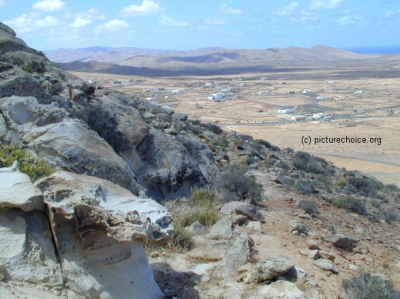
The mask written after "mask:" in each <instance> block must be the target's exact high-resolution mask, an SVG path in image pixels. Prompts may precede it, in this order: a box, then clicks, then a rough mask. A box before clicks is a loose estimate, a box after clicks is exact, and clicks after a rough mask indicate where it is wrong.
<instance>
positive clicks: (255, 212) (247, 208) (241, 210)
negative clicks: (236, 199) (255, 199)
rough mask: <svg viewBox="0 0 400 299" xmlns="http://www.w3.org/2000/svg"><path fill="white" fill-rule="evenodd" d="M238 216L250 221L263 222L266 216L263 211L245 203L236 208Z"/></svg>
mask: <svg viewBox="0 0 400 299" xmlns="http://www.w3.org/2000/svg"><path fill="white" fill-rule="evenodd" d="M235 212H236V214H241V215H245V216H246V217H247V218H249V219H250V220H263V219H264V216H263V215H262V214H261V211H260V209H259V208H258V207H256V206H255V205H252V204H249V203H243V204H242V205H240V206H238V207H236V208H235Z"/></svg>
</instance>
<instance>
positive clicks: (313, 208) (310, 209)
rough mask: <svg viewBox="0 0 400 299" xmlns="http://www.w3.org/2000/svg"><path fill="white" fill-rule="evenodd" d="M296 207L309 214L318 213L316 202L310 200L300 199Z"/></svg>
mask: <svg viewBox="0 0 400 299" xmlns="http://www.w3.org/2000/svg"><path fill="white" fill-rule="evenodd" d="M298 207H299V208H300V209H302V210H303V211H305V212H306V213H308V214H310V215H316V214H318V213H319V212H318V207H317V204H316V203H315V202H314V201H312V200H302V201H300V202H299V204H298Z"/></svg>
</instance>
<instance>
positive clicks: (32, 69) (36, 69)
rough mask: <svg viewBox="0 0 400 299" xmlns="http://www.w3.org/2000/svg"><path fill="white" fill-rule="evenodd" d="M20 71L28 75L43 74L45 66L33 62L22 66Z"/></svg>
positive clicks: (41, 63)
mask: <svg viewBox="0 0 400 299" xmlns="http://www.w3.org/2000/svg"><path fill="white" fill-rule="evenodd" d="M22 69H23V70H24V71H26V72H28V73H39V74H43V73H44V72H46V66H45V65H44V63H43V62H38V61H35V60H33V61H29V62H27V63H25V64H23V65H22Z"/></svg>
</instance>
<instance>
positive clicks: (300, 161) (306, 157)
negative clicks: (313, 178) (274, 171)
mask: <svg viewBox="0 0 400 299" xmlns="http://www.w3.org/2000/svg"><path fill="white" fill-rule="evenodd" d="M293 166H294V167H296V168H297V169H299V170H303V171H305V172H307V173H315V174H329V175H331V174H333V173H332V170H333V169H330V168H329V164H328V163H327V162H326V161H325V160H324V159H321V158H319V157H315V156H311V155H310V154H309V153H306V152H302V151H298V152H296V154H295V155H294V157H293Z"/></svg>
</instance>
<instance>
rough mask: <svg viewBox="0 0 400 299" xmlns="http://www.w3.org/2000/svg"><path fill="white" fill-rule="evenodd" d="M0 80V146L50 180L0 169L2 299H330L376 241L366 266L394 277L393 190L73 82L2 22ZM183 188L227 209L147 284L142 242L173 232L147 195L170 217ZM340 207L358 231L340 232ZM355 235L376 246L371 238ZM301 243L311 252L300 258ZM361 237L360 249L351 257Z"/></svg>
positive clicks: (164, 255)
mask: <svg viewBox="0 0 400 299" xmlns="http://www.w3.org/2000/svg"><path fill="white" fill-rule="evenodd" d="M0 80H1V81H0V143H1V144H0V145H13V146H16V147H18V148H24V149H25V150H26V151H28V152H29V153H30V155H32V156H34V157H36V158H37V159H38V160H39V159H40V160H44V161H46V162H47V163H48V164H49V165H50V166H51V167H53V168H54V169H55V170H57V172H56V173H54V174H52V175H50V176H47V177H44V178H42V179H40V180H38V181H36V182H34V184H32V183H30V180H29V178H28V177H26V176H25V175H23V174H21V173H20V172H19V171H18V167H17V165H14V167H10V168H5V169H2V171H1V172H0V175H1V178H0V195H1V200H0V216H1V217H0V223H1V224H0V229H1V231H2V234H0V239H1V242H0V244H2V245H1V247H0V269H1V271H0V276H1V275H2V277H0V278H1V279H0V280H1V283H0V294H1V295H3V294H4V296H5V297H10V296H15V297H17V298H19V297H26V296H28V294H31V295H29V296H31V297H32V298H43V297H51V296H54V297H57V296H64V297H69V298H80V297H90V298H161V297H162V296H163V293H164V294H165V295H166V296H171V297H172V296H181V297H183V298H198V297H204V298H207V297H211V298H212V297H219V296H222V297H224V296H225V297H227V298H235V296H236V298H259V297H262V298H265V296H266V294H275V295H273V296H275V297H273V298H305V297H306V296H307V297H316V298H335V297H336V296H338V295H340V294H342V291H341V290H339V289H340V281H341V279H343V278H347V277H349V275H350V272H349V270H348V267H349V266H350V265H349V264H348V263H347V262H345V260H348V261H350V260H351V262H352V264H353V260H354V264H357V265H358V267H360V268H361V266H362V265H363V261H365V260H366V258H367V257H371V258H372V256H373V255H369V256H368V253H369V252H370V250H371V251H373V252H379V250H381V249H382V248H381V247H382V246H383V245H380V244H384V245H385V246H387V247H385V248H388V249H387V252H388V253H387V254H386V257H382V258H381V259H379V263H377V264H375V263H373V262H371V263H369V264H367V270H368V271H371V270H374V271H379V272H384V274H385V275H387V276H388V277H389V278H391V279H395V280H396V279H397V280H396V281H397V282H399V280H398V279H399V277H398V276H396V275H395V272H394V271H392V270H391V268H390V267H392V266H391V265H392V264H393V263H397V262H398V261H397V260H396V258H394V256H395V254H394V252H395V250H396V248H397V247H396V246H397V245H396V244H397V243H396V242H399V241H400V240H398V238H397V239H396V236H397V235H396V234H397V233H398V226H396V217H397V216H398V215H397V214H393V213H390V212H392V211H395V209H396V208H397V207H399V206H398V202H399V190H398V189H397V188H394V186H384V185H383V184H381V183H379V182H377V181H376V180H374V179H372V178H369V177H366V176H364V175H362V174H360V173H355V172H347V171H345V170H344V169H338V168H336V167H334V166H333V165H332V164H331V163H328V162H326V161H324V160H323V159H320V158H316V157H313V156H311V155H309V154H307V153H303V152H294V151H293V150H291V149H279V148H277V147H275V146H273V145H271V144H269V143H268V142H267V141H264V140H254V139H253V138H251V137H250V136H245V135H240V134H236V133H235V132H223V131H222V130H221V129H220V128H219V127H217V126H215V125H212V124H203V123H200V122H197V121H192V120H188V117H187V115H184V114H178V113H175V112H174V111H172V110H171V109H169V108H168V107H160V106H157V105H153V104H151V103H149V102H147V101H142V100H140V99H138V98H137V97H136V96H133V95H127V94H123V93H118V92H115V91H112V90H108V89H105V88H103V87H101V86H96V85H93V84H90V83H88V82H84V81H82V80H80V79H78V78H76V77H74V76H72V75H70V74H68V73H67V72H64V71H62V70H61V69H59V68H58V67H57V66H56V65H54V64H53V63H51V62H50V61H49V60H48V59H47V58H46V57H44V56H43V55H42V54H41V53H39V52H37V51H35V50H33V49H30V48H29V47H28V46H27V45H26V44H25V43H24V42H23V41H22V40H20V39H18V38H16V36H15V32H14V31H13V30H12V29H11V28H9V27H7V26H5V25H3V24H1V23H0ZM0 163H2V161H1V160H0ZM249 169H250V171H248V170H249ZM195 188H210V189H212V190H215V194H216V198H218V199H219V200H220V202H221V203H225V202H228V201H232V200H239V201H240V202H239V203H234V204H233V205H235V204H236V205H238V206H234V207H231V206H228V207H226V206H222V204H221V205H220V204H219V202H215V203H213V206H212V210H214V211H217V210H219V208H221V209H220V213H221V214H218V215H219V216H218V217H219V218H218V219H217V220H216V221H214V222H216V223H211V224H208V227H201V225H198V224H193V223H189V225H190V224H191V226H190V227H189V228H187V229H190V230H191V231H192V233H193V234H197V229H199V228H200V233H199V236H198V237H196V244H197V248H196V249H194V250H198V252H197V253H196V252H194V253H193V252H192V253H190V254H189V253H188V256H186V255H184V254H182V253H173V252H168V250H167V249H168V247H166V248H167V249H161V250H159V249H157V250H155V251H154V252H151V261H150V262H151V267H152V269H153V272H154V278H153V273H152V271H151V270H152V269H151V268H150V266H149V263H148V261H147V257H146V255H145V252H144V248H143V244H148V243H154V242H155V243H157V242H162V241H163V240H164V239H165V238H166V237H167V236H166V232H167V231H170V230H171V229H172V226H171V214H170V213H169V212H168V211H167V210H166V209H165V208H164V207H163V206H161V205H160V204H159V203H157V202H155V201H154V200H157V201H158V202H163V203H165V205H166V206H168V208H169V210H170V211H171V213H172V214H174V215H175V217H176V218H177V219H178V218H179V216H182V215H184V214H185V213H186V210H190V209H191V208H192V207H190V204H189V205H187V204H186V205H185V202H187V198H189V197H190V194H191V193H192V191H193V189H195ZM302 200H313V201H315V202H317V203H318V208H319V209H320V214H317V213H313V212H312V211H309V214H310V215H311V214H312V215H313V216H310V215H309V214H305V213H304V212H299V209H298V208H297V205H298V204H299V203H300V202H301V201H302ZM243 201H245V202H246V204H245V206H243ZM267 201H268V202H267ZM182 203H183V204H182ZM250 203H253V204H256V203H258V207H257V206H255V205H251V204H250ZM229 204H231V205H232V203H228V205H229ZM267 204H268V206H269V209H267V208H266V205H267ZM332 204H334V205H335V206H337V207H339V208H341V209H340V210H339V209H337V208H335V207H333V206H332ZM260 207H264V209H261V210H260ZM343 209H347V210H348V211H350V212H352V213H358V214H360V216H358V215H356V216H354V217H359V218H360V220H358V219H357V218H354V219H353V218H351V219H352V220H351V221H348V219H346V217H348V216H346V215H348V214H347V212H343V211H345V210H343ZM222 215H223V217H222ZM396 215H397V216H396ZM352 217H353V216H352ZM293 218H294V219H293ZM299 219H306V220H303V221H304V222H306V224H304V223H303V224H304V225H303V224H301V223H299ZM291 220H295V221H291ZM344 220H346V221H344ZM373 221H374V222H373ZM193 222H194V221H193ZM389 222H392V223H394V224H392V225H389V224H388V223H389ZM203 224H207V223H203ZM342 224H343V225H344V226H343V227H342ZM211 225H213V226H212V227H210V226H211ZM368 225H370V226H371V227H373V228H374V229H375V228H376V232H377V233H382V234H383V236H382V238H381V239H379V240H378V239H376V240H375V239H373V238H372V237H370V236H371V235H373V234H374V232H375V230H373V229H368ZM196 227H197V228H196ZM391 230H393V233H388V232H389V231H391ZM292 231H295V234H296V235H293V233H292ZM365 231H366V232H365ZM337 232H340V233H343V234H345V235H346V236H348V237H346V236H345V237H344V239H345V241H342V242H350V243H351V242H352V243H354V245H356V248H357V247H358V248H360V249H359V250H358V251H349V250H348V249H350V248H348V246H345V247H346V248H345V249H341V248H339V249H336V248H337V246H336V245H332V243H331V242H330V241H329V240H333V239H332V238H336V237H337V236H334V237H328V235H330V234H334V233H337ZM307 233H308V235H309V236H310V237H311V238H312V239H313V240H311V241H310V243H312V241H313V242H316V243H318V246H317V247H318V248H313V249H312V250H317V252H316V251H313V252H308V251H307V252H303V253H301V252H300V251H299V250H300V249H302V248H304V250H307V246H308V245H307V244H306V243H305V240H306V238H305V236H306V234H307ZM363 234H365V235H363ZM170 235H171V236H174V234H173V233H172V231H170ZM339 237H340V238H341V239H340V240H342V239H343V238H342V237H343V236H339ZM346 238H347V239H346ZM368 238H370V239H368ZM346 240H347V241H346ZM349 240H350V241H349ZM356 240H361V241H360V242H358V241H356ZM380 241H382V243H380ZM333 242H334V241H333ZM365 242H366V243H368V242H373V243H371V244H373V245H371V246H368V249H367V250H363V249H365V247H363V246H365ZM334 243H335V242H334ZM339 243H340V242H339ZM339 243H338V244H339ZM329 244H331V245H329ZM332 246H334V247H332ZM148 247H149V248H152V246H148ZM314 247H315V246H314ZM157 248H158V247H157ZM371 248H372V249H371ZM310 249H311V248H310ZM342 250H345V251H342ZM385 250H386V249H385ZM332 251H333V252H332ZM214 252H216V253H215V254H214ZM208 253H212V254H211V257H210V258H209V259H207V258H205V256H207V254H208ZM257 253H258V254H257ZM303 254H307V256H311V257H310V258H306V257H304V255H303ZM332 254H335V255H336V256H340V257H337V258H336V259H332ZM282 255H284V256H282ZM348 255H350V257H349V256H348ZM362 255H367V256H362ZM196 256H197V257H196ZM320 256H321V257H322V259H321V260H322V261H319V262H317V260H318V258H319V257H320ZM362 258H364V260H363V259H362ZM196 259H200V260H202V261H205V262H200V263H194V262H193V260H196ZM311 260H312V262H310V261H311ZM314 260H316V262H315V264H314ZM329 260H330V261H329ZM332 260H334V261H332ZM384 265H390V267H389V266H388V267H389V268H387V267H386V268H385V266H384ZM294 270H296V271H297V272H298V273H300V274H301V275H300V274H299V275H297V276H296V278H295V279H294V278H293V275H292V276H291V275H290V273H291V271H292V272H293V271H294ZM327 271H328V272H327ZM297 272H296V273H297ZM307 273H308V274H307ZM326 273H328V274H326ZM329 273H333V274H329ZM286 274H287V275H286ZM306 274H307V275H309V277H308V278H305V276H306ZM285 275H286V276H285ZM207 277H208V278H207ZM310 277H311V278H310ZM154 279H155V281H156V282H157V284H156V283H155V281H154ZM266 281H267V282H271V281H272V282H273V283H272V284H269V285H263V284H262V283H263V282H266ZM299 287H301V288H302V290H300V289H299ZM228 291H230V293H229V292H228ZM10 294H12V295H10ZM132 294H133V295H132ZM288 294H292V295H288ZM135 296H136V297H135ZM285 296H286V297H285ZM290 296H291V297H290Z"/></svg>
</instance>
